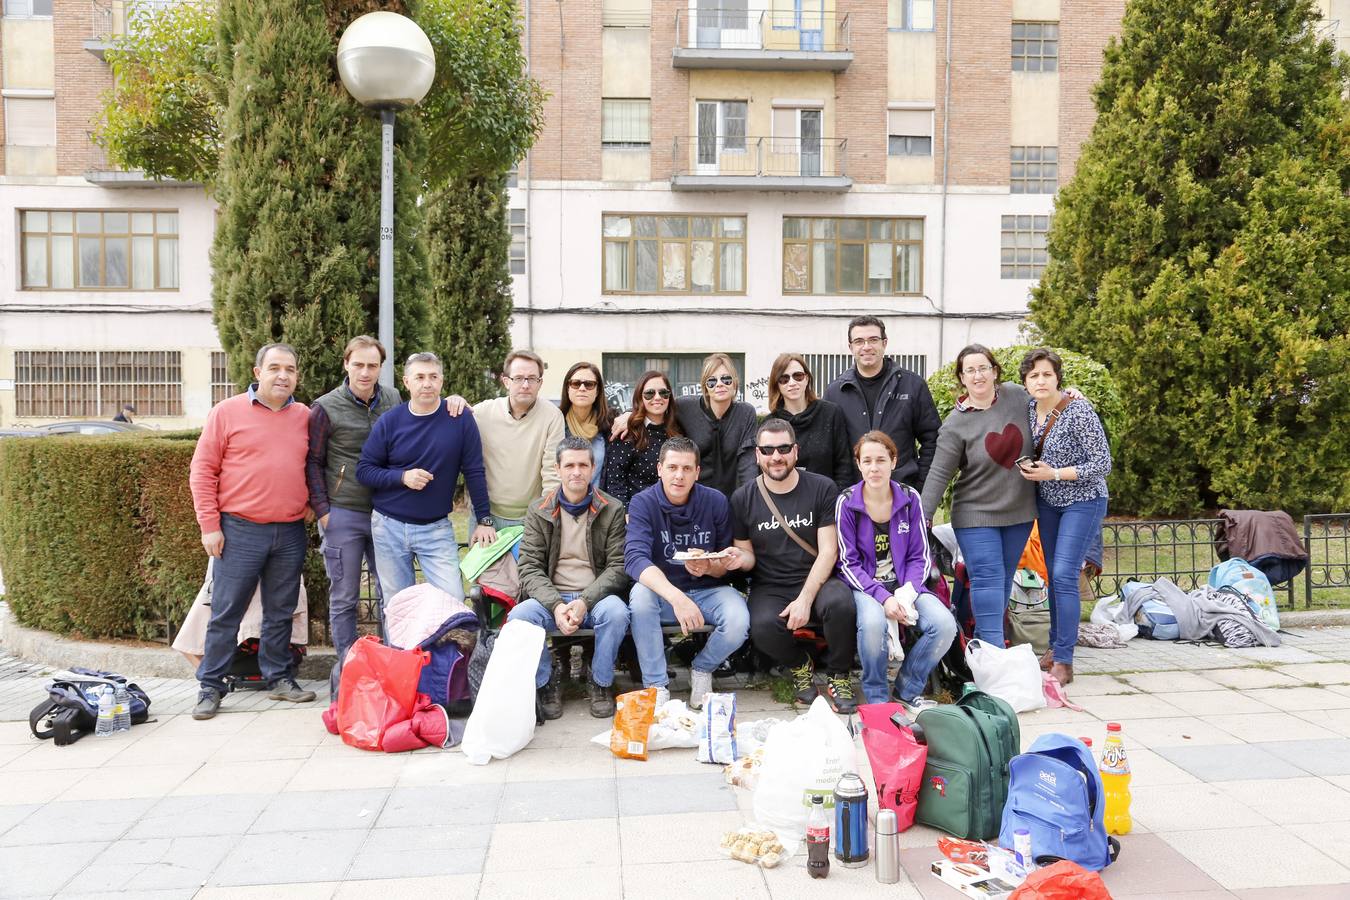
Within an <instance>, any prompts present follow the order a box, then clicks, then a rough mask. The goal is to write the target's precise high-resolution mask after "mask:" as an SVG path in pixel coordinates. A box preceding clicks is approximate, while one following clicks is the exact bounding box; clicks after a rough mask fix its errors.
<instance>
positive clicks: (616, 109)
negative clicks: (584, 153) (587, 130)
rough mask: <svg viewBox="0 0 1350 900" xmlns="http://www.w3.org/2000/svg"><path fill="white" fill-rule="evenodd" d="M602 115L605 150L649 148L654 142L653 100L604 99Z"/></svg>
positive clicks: (601, 124) (602, 137)
mask: <svg viewBox="0 0 1350 900" xmlns="http://www.w3.org/2000/svg"><path fill="white" fill-rule="evenodd" d="M600 115H601V117H600V143H601V146H603V147H604V148H605V149H606V150H633V149H640V150H646V149H647V148H649V147H650V146H651V143H652V101H651V100H603V101H601V107H600Z"/></svg>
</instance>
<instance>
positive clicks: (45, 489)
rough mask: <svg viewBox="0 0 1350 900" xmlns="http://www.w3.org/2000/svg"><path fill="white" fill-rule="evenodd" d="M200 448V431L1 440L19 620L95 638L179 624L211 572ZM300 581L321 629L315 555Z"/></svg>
mask: <svg viewBox="0 0 1350 900" xmlns="http://www.w3.org/2000/svg"><path fill="white" fill-rule="evenodd" d="M195 446H196V433H195V432H172V433H160V434H152V435H140V434H117V435H103V436H98V437H59V438H57V437H51V438H13V439H4V440H0V571H3V573H4V580H5V590H6V596H5V599H6V600H7V601H8V602H9V605H10V609H11V610H13V612H14V615H15V616H16V617H17V618H18V620H19V621H20V622H22V623H23V624H25V625H29V626H32V627H36V628H43V629H46V630H49V631H56V632H60V633H63V634H72V635H79V636H83V637H91V638H99V637H139V638H144V639H150V640H163V639H164V637H165V623H166V621H167V622H168V624H169V625H170V626H171V627H173V628H176V627H177V625H178V623H180V622H181V621H182V619H183V616H184V615H185V614H186V613H187V610H188V608H189V607H190V606H191V605H192V601H193V599H194V598H195V597H196V596H197V591H198V589H199V588H200V587H201V583H202V578H203V576H204V574H205V571H206V555H205V552H204V551H203V550H202V545H201V533H200V531H199V529H198V527H197V521H196V517H195V516H194V514H193V510H192V494H191V492H190V491H189V489H188V467H189V464H190V463H191V460H192V451H193V448H194V447H195ZM310 531H311V537H310V541H311V545H312V546H314V547H317V543H318V537H317V534H316V533H315V532H314V529H313V527H312V526H311V529H310ZM305 586H306V588H307V590H308V595H309V611H310V622H311V632H312V633H319V634H321V633H322V631H323V629H322V624H323V623H324V622H325V621H326V619H327V608H328V579H327V577H326V576H325V575H324V573H323V565H322V560H321V559H320V558H319V554H318V553H317V552H314V553H311V554H310V555H309V558H308V559H307V560H306V571H305ZM315 625H318V626H320V627H319V628H317V629H316V628H315V627H314V626H315Z"/></svg>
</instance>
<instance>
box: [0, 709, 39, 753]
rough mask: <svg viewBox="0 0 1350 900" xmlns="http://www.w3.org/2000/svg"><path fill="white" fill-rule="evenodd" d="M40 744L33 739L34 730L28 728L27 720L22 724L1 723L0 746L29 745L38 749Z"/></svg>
mask: <svg viewBox="0 0 1350 900" xmlns="http://www.w3.org/2000/svg"><path fill="white" fill-rule="evenodd" d="M33 705H34V706H36V705H37V704H36V703H35V704H33ZM38 743H39V742H38V739H37V738H35V737H33V731H32V729H31V728H29V727H28V720H27V719H24V720H23V721H21V722H0V746H6V747H9V746H13V745H15V744H28V745H31V746H34V747H36V746H37V745H38Z"/></svg>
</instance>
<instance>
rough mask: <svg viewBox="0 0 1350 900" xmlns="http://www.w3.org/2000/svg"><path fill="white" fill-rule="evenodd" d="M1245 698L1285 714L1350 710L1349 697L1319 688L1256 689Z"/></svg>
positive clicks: (1248, 692)
mask: <svg viewBox="0 0 1350 900" xmlns="http://www.w3.org/2000/svg"><path fill="white" fill-rule="evenodd" d="M1247 696H1248V697H1251V698H1252V699H1253V700H1260V701H1261V702H1262V703H1268V704H1270V705H1271V706H1273V707H1275V708H1276V709H1278V710H1283V711H1285V712H1293V711H1295V710H1302V709H1350V695H1347V694H1340V693H1337V692H1336V691H1334V690H1330V689H1328V688H1321V687H1307V686H1303V687H1291V688H1257V689H1256V690H1251V691H1247Z"/></svg>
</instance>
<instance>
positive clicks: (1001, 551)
mask: <svg viewBox="0 0 1350 900" xmlns="http://www.w3.org/2000/svg"><path fill="white" fill-rule="evenodd" d="M1002 374H1003V371H1002V369H1001V368H1000V367H999V364H998V362H997V361H996V360H995V359H994V354H993V353H992V352H990V350H989V349H988V348H987V347H984V346H982V345H980V344H971V345H970V346H969V347H966V348H965V349H963V350H962V351H961V352H960V353H958V354H957V356H956V377H957V379H958V380H959V381H960V383H961V386H962V387H963V388H964V389H965V393H964V394H963V395H962V396H961V397H960V398H959V399H958V400H957V401H956V408H955V409H953V410H952V411H951V414H950V415H948V416H947V419H946V421H944V422H943V423H942V430H941V431H940V432H938V444H937V454H936V455H935V456H934V457H933V465H932V467H931V468H930V469H929V470H928V476H927V477H926V478H925V479H924V482H923V497H922V499H923V509H924V516H925V517H926V518H927V519H928V520H929V521H932V518H933V514H934V512H936V511H937V508H938V506H939V505H940V504H941V503H942V495H943V493H944V492H945V491H946V490H947V484H948V482H950V481H951V479H952V477H953V476H955V475H957V474H958V472H959V477H958V478H957V481H956V488H955V490H954V491H953V494H952V514H951V523H952V527H953V528H954V529H955V531H956V542H957V543H958V544H959V545H960V546H961V555H962V557H964V558H965V563H966V572H967V574H969V576H970V602H971V608H972V609H973V610H974V613H975V635H976V637H978V638H979V639H980V640H982V641H987V642H989V643H990V644H992V645H993V646H995V647H1002V646H1003V612H1004V609H1005V607H1006V606H1007V603H1008V597H1009V595H1010V594H1011V593H1012V576H1013V572H1014V571H1016V569H1017V562H1018V560H1020V559H1021V557H1022V551H1023V550H1024V549H1025V548H1026V544H1027V538H1028V537H1029V536H1030V535H1031V525H1032V522H1034V521H1035V519H1036V488H1035V485H1033V484H1032V483H1031V482H1029V481H1027V480H1026V479H1025V478H1023V477H1022V475H1021V473H1020V472H1019V471H1018V469H1017V460H1018V459H1019V458H1021V457H1023V456H1029V455H1030V454H1031V435H1030V433H1029V432H1028V430H1027V399H1028V395H1027V392H1026V389H1025V388H1023V387H1022V386H1021V385H1020V384H1012V383H1000V382H1001V380H1002V379H1001V376H1002Z"/></svg>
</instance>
